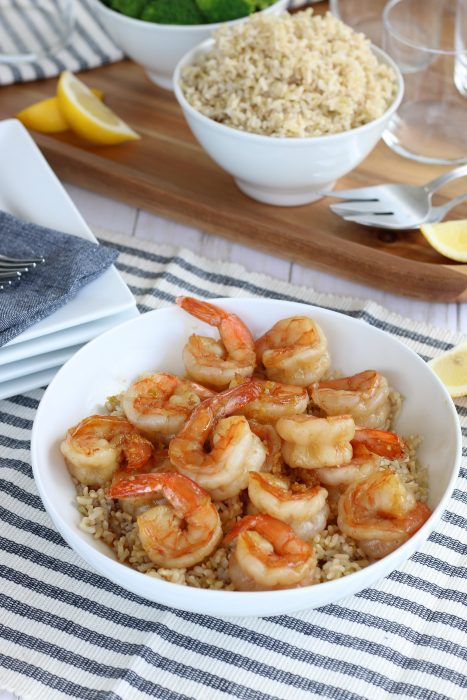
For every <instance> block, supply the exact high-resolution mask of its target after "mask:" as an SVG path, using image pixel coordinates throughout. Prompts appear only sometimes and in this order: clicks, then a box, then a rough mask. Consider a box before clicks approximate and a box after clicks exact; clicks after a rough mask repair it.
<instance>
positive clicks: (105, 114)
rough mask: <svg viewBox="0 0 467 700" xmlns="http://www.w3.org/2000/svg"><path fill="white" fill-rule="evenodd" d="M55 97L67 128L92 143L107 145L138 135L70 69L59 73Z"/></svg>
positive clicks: (133, 138)
mask: <svg viewBox="0 0 467 700" xmlns="http://www.w3.org/2000/svg"><path fill="white" fill-rule="evenodd" d="M57 97H58V102H59V105H60V109H61V111H62V112H63V115H64V117H65V119H66V121H67V122H68V124H69V125H70V128H71V129H73V131H74V132H75V133H77V134H79V136H82V137H83V138H84V139H87V140H88V141H91V142H92V143H97V144H101V145H107V144H115V143H122V142H123V141H136V140H137V139H139V138H140V137H139V136H138V134H137V133H136V132H135V131H133V129H131V127H129V126H128V124H126V123H125V122H124V121H122V120H121V119H120V117H117V115H116V114H114V112H112V110H110V109H109V108H108V107H106V105H104V104H103V103H102V102H101V101H100V100H99V99H98V98H97V97H96V96H95V95H93V93H92V92H91V90H90V89H89V88H88V87H87V85H85V84H84V83H82V82H81V80H79V79H78V78H77V77H76V76H75V75H73V73H70V71H64V72H63V73H62V74H61V75H60V78H59V81H58V85H57Z"/></svg>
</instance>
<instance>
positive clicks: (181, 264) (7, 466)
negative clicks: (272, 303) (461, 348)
mask: <svg viewBox="0 0 467 700" xmlns="http://www.w3.org/2000/svg"><path fill="white" fill-rule="evenodd" d="M101 239H102V240H103V241H106V242H107V243H109V244H111V245H113V246H115V247H116V248H118V249H119V250H120V257H119V261H118V265H117V266H118V267H119V269H120V270H121V272H122V274H123V275H124V277H125V280H126V281H127V283H128V284H129V286H130V288H131V289H132V291H133V293H134V294H135V296H136V298H137V300H138V303H139V306H140V309H141V311H143V312H145V311H149V310H151V309H154V308H158V307H161V306H165V305H167V304H170V303H172V302H173V300H174V297H175V296H177V295H178V294H180V293H189V294H196V295H201V296H204V297H213V296H214V297H215V296H240V297H246V296H248V297H251V296H256V297H272V298H281V299H290V300H294V301H304V302H308V303H312V304H317V305H321V306H325V307H328V308H333V309H336V310H339V311H342V312H344V313H347V314H350V315H352V316H354V317H358V318H363V319H364V320H365V321H367V322H368V323H370V324H372V325H375V326H377V327H379V328H383V329H384V330H386V331H387V332H389V333H391V334H393V335H395V336H397V337H398V338H399V339H400V340H401V341H402V342H403V343H405V344H407V345H408V346H410V347H411V348H413V349H414V350H415V351H417V352H418V353H419V354H420V355H421V356H422V357H424V358H430V357H433V356H434V355H436V354H437V353H439V352H442V351H443V350H446V349H448V348H450V347H451V346H452V345H453V344H454V343H457V342H458V341H459V340H460V336H458V335H456V334H452V333H450V332H447V331H440V330H436V329H434V328H431V327H428V326H425V325H423V324H420V323H416V322H412V321H409V320H407V319H403V318H401V317H399V316H396V315H394V314H392V313H389V312H388V311H386V310H384V309H383V308H381V307H380V306H378V305H376V304H374V303H372V302H360V301H355V300H350V299H342V298H337V297H331V296H328V295H322V294H317V293H315V292H313V291H312V290H310V289H306V288H304V287H298V286H292V285H290V284H288V283H286V282H282V281H277V280H273V279H271V278H269V277H266V276H264V275H258V274H251V273H247V272H245V270H244V269H242V268H241V267H239V266H237V265H233V264H231V263H228V264H223V263H219V262H213V261H208V260H205V259H202V258H200V257H198V256H196V255H194V254H193V253H191V252H188V251H186V250H174V249H170V248H165V247H161V246H156V245H154V244H150V243H148V242H146V241H138V240H135V239H132V238H128V237H123V236H116V235H114V234H112V235H110V234H103V235H102V236H101ZM41 395H42V390H37V391H32V392H29V393H28V394H25V395H23V396H15V397H13V398H11V399H8V400H4V401H1V402H0V422H1V429H0V494H1V496H0V522H1V527H0V609H1V612H0V688H4V689H8V690H10V691H11V692H15V693H17V694H18V695H20V696H21V697H23V698H28V699H30V700H59V699H63V698H82V699H85V700H120V699H121V700H140V699H142V698H149V697H152V698H160V699H161V700H187V699H188V698H195V699H196V700H239V699H242V700H273V699H277V698H279V699H282V700H310V698H334V699H335V700H361V699H362V698H366V699H368V700H381V699H384V698H403V699H405V698H416V699H417V700H461V699H465V698H466V697H467V470H466V466H465V461H464V463H463V465H462V470H461V474H460V478H459V480H458V483H457V485H456V488H455V491H454V494H453V497H452V498H451V500H450V502H449V505H448V508H447V510H446V512H445V513H444V515H443V517H442V520H441V521H440V523H439V525H438V527H437V529H436V530H435V531H434V532H433V534H432V535H431V537H430V538H429V541H428V542H426V544H425V545H424V546H423V547H422V548H421V549H420V551H418V552H416V553H415V554H414V555H413V556H412V558H411V559H410V560H409V561H408V562H407V563H406V564H405V565H404V566H403V568H401V569H400V570H396V571H394V572H393V573H391V574H390V575H389V576H388V577H387V578H386V579H384V580H382V581H381V582H380V583H378V584H377V585H376V586H374V587H372V588H368V589H365V590H363V591H362V592H361V593H359V594H358V595H355V596H352V597H348V598H346V599H345V600H341V601H339V602H338V603H335V604H332V605H327V606H325V607H323V608H321V609H319V610H314V611H308V612H302V613H299V614H294V615H283V616H278V617H272V618H268V619H254V618H251V619H250V618H249V619H243V618H240V619H230V620H229V619H227V618H224V619H220V618H214V617H209V616H207V615H197V614H191V613H187V612H183V611H180V610H174V609H170V608H167V607H164V606H162V605H157V604H155V603H148V602H146V601H145V600H143V599H141V598H139V597H138V596H135V595H133V594H131V593H128V592H127V591H125V590H124V589H122V588H120V587H119V586H117V585H115V584H113V583H111V582H110V581H108V580H106V579H105V578H103V577H102V576H100V575H98V574H96V573H94V571H92V570H91V569H90V568H88V566H87V565H86V564H85V563H84V562H83V561H82V560H81V559H80V558H79V557H78V556H77V555H75V553H74V552H73V551H72V550H71V549H70V548H69V547H68V546H67V545H66V544H65V542H64V541H63V540H62V538H61V536H60V535H59V534H58V533H57V531H56V530H55V528H54V526H53V524H52V522H51V521H50V519H49V517H48V515H47V513H46V512H45V511H44V508H43V506H42V502H41V499H40V498H39V496H38V493H37V491H36V488H35V484H34V480H33V477H32V472H31V466H30V456H29V439H30V432H31V426H32V421H33V419H34V414H35V411H36V408H37V405H38V402H39V401H40V398H41ZM456 404H457V408H458V411H459V415H460V419H461V423H462V426H463V433H464V435H465V434H466V431H467V401H466V400H465V399H460V400H458V401H456ZM427 410H429V407H427ZM463 450H464V456H465V455H466V451H467V443H466V442H465V440H464V448H463ZM187 595H189V589H187Z"/></svg>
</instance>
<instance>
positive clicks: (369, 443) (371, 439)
mask: <svg viewBox="0 0 467 700" xmlns="http://www.w3.org/2000/svg"><path fill="white" fill-rule="evenodd" d="M351 444H352V447H354V446H357V445H359V444H363V445H364V446H365V447H366V448H367V449H368V450H369V451H370V452H373V454H377V455H379V456H380V457H386V458H387V459H398V458H399V457H402V456H403V455H404V452H405V443H404V441H403V440H402V438H401V437H400V436H399V435H397V434H396V433H392V432H391V431H389V430H375V429H370V428H360V427H358V426H357V427H356V429H355V435H354V437H353V439H352V440H351Z"/></svg>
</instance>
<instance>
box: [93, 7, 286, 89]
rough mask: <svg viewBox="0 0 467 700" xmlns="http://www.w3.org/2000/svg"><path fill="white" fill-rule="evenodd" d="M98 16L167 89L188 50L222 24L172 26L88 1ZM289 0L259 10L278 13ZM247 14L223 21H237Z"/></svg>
mask: <svg viewBox="0 0 467 700" xmlns="http://www.w3.org/2000/svg"><path fill="white" fill-rule="evenodd" d="M89 2H90V3H91V5H92V8H93V9H94V11H95V13H96V15H97V18H98V19H99V20H100V22H101V24H102V26H103V27H105V29H106V30H107V32H108V33H109V35H110V37H111V38H112V39H113V41H114V42H115V43H116V44H117V46H118V47H119V48H121V49H122V51H124V52H125V54H126V55H127V56H128V57H129V58H131V59H132V60H133V61H134V62H135V63H139V64H140V65H141V66H143V68H144V69H145V71H146V73H147V74H148V76H149V78H150V79H151V80H152V81H153V82H154V83H156V85H159V86H160V87H163V88H165V89H166V90H172V89H173V83H172V79H173V72H174V70H175V66H176V65H177V63H178V61H179V60H180V59H181V58H182V56H183V55H184V54H186V52H187V51H189V50H190V49H192V48H193V47H194V46H196V45H197V44H199V43H200V42H202V41H204V40H205V39H207V38H208V37H210V36H211V33H212V32H213V31H214V30H215V29H217V28H218V27H220V26H221V24H223V23H222V22H216V23H212V24H194V25H175V24H156V23H155V22H144V21H143V20H140V19H133V17H127V16H126V15H122V14H121V13H120V12H116V11H115V10H112V9H111V8H110V7H107V6H106V5H104V4H103V3H102V2H100V0H89ZM287 5H288V0H277V2H275V3H274V4H273V5H271V6H270V7H267V8H266V9H265V10H261V12H265V13H275V14H279V13H280V12H284V10H285V9H286V8H287ZM245 19H246V17H241V18H240V19H235V20H231V21H229V22H225V24H229V25H231V24H238V23H240V22H244V21H245Z"/></svg>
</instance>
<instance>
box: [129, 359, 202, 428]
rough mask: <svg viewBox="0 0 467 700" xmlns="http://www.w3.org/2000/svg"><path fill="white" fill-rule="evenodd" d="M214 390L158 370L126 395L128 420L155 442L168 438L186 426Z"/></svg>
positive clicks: (141, 380)
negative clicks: (194, 412)
mask: <svg viewBox="0 0 467 700" xmlns="http://www.w3.org/2000/svg"><path fill="white" fill-rule="evenodd" d="M211 396H214V392H213V391H211V390H210V389H206V388H205V387H204V386H201V385H200V384H196V383H195V382H191V381H189V380H186V379H180V377H177V376H176V375H175V374H168V373H167V372H157V373H156V374H148V375H146V376H143V377H140V378H139V379H137V380H136V381H134V382H133V384H131V385H130V387H129V388H128V390H127V391H126V392H125V394H124V395H123V398H122V408H123V411H124V412H125V415H126V417H127V418H128V420H129V421H130V422H131V423H133V425H134V426H136V427H137V428H138V430H139V431H140V432H141V433H142V434H143V435H145V436H146V437H147V438H149V439H150V440H152V441H153V442H157V441H159V440H164V441H168V440H170V439H171V438H172V437H173V436H174V435H176V434H177V433H178V431H179V430H180V429H181V428H182V427H183V426H184V424H185V423H186V420H187V418H188V416H189V415H190V413H191V411H192V410H193V408H194V407H195V406H197V405H198V404H199V403H200V402H201V401H202V400H204V399H207V398H210V397H211Z"/></svg>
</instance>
